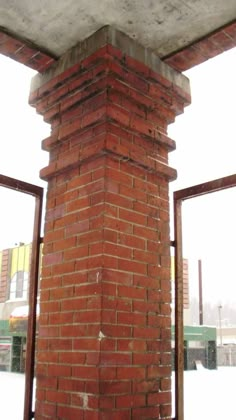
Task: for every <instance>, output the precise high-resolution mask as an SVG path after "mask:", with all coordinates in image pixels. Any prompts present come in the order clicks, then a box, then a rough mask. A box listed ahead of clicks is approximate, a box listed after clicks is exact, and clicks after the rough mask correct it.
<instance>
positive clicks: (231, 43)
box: [164, 21, 236, 71]
mask: <svg viewBox="0 0 236 420" xmlns="http://www.w3.org/2000/svg"><path fill="white" fill-rule="evenodd" d="M235 47H236V22H235V21H234V22H232V23H230V24H229V25H227V26H225V27H223V28H222V29H220V30H218V31H217V32H215V33H213V34H209V35H208V36H207V37H205V38H203V39H200V40H198V41H196V42H194V43H193V44H192V45H189V46H188V47H187V48H184V49H182V50H181V51H179V52H177V53H174V54H172V55H171V56H169V57H166V58H164V61H165V62H166V63H168V64H169V65H170V66H171V67H173V68H174V69H176V70H178V71H185V70H188V69H190V68H192V67H194V66H196V65H198V64H201V63H203V62H204V61H206V60H208V59H210V58H213V57H215V56H217V55H218V54H222V53H223V52H225V51H227V50H230V49H231V48H235Z"/></svg>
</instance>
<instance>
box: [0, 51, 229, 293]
mask: <svg viewBox="0 0 236 420" xmlns="http://www.w3.org/2000/svg"><path fill="white" fill-rule="evenodd" d="M0 69H1V79H0V92H1V101H0V113H1V125H0V156H1V159H0V173H2V174H4V175H8V176H11V177H14V178H20V179H22V180H24V181H27V182H30V183H33V184H37V185H41V186H45V183H44V182H43V181H41V180H40V179H39V170H40V169H41V168H42V167H44V166H46V165H47V161H48V154H47V153H46V152H43V151H41V140H42V139H43V138H45V137H47V136H48V135H49V126H48V125H47V124H45V123H43V120H42V117H41V116H38V115H37V114H36V112H35V110H34V109H33V108H32V107H30V106H28V93H29V85H30V80H31V77H32V76H33V75H34V74H35V72H33V71H32V70H30V69H28V68H27V67H25V66H22V65H20V64H18V63H15V62H14V61H12V60H9V59H7V58H6V57H4V56H0ZM235 74H236V49H234V50H231V51H228V52H226V53H224V54H222V55H220V56H218V57H216V58H214V59H212V60H209V61H207V62H206V63H204V64H202V65H200V66H197V67H195V68H193V69H191V70H189V71H188V72H186V75H187V76H188V77H189V78H190V81H191V89H192V105H190V106H189V107H187V108H186V109H185V112H184V114H183V115H181V116H178V117H177V118H176V121H175V123H174V124H172V125H171V126H170V127H169V135H170V137H172V138H173V139H175V140H176V143H177V151H175V152H172V153H171V154H170V165H171V166H173V167H175V168H177V169H178V180H177V181H175V182H174V183H171V186H170V187H171V193H172V191H173V190H177V189H181V188H185V187H187V186H190V185H194V184H198V183H201V182H205V181H208V180H211V179H215V178H219V177H222V176H226V175H229V174H232V173H235V172H236V130H235V124H236V107H235V102H236V99H235V98H236V82H235ZM0 194H1V195H0V200H1V218H0V248H3V247H8V246H12V245H14V243H16V242H19V241H25V242H28V241H30V240H31V239H30V238H29V237H28V235H26V233H25V232H26V227H25V220H27V223H28V222H29V221H30V219H32V217H31V214H32V205H31V204H29V205H28V206H27V208H28V212H27V215H26V206H25V201H24V202H23V199H22V198H21V199H20V198H16V196H15V195H14V199H12V198H9V202H10V203H11V205H10V206H9V205H8V204H7V199H6V195H4V196H3V193H2V189H0ZM8 194H10V195H11V197H12V196H13V194H15V193H13V192H9V193H8ZM235 194H236V193H235V191H234V190H231V191H230V194H229V191H228V192H225V194H224V196H222V195H221V196H220V195H218V196H217V197H213V195H211V196H208V197H205V198H204V199H195V200H194V203H193V200H191V203H190V202H188V203H186V210H185V209H184V218H185V225H186V229H185V232H186V233H185V240H184V244H185V247H184V252H185V255H186V256H189V258H190V257H192V256H193V255H194V257H196V258H202V259H203V268H204V270H205V273H203V274H204V275H205V276H206V277H207V281H205V286H204V287H205V293H206V295H207V296H209V298H211V297H212V290H213V288H212V285H213V284H214V290H215V296H219V295H220V294H221V296H223V295H225V294H226V293H225V290H226V288H225V281H226V278H227V279H228V278H230V279H231V283H230V284H231V286H230V287H231V289H230V290H232V291H233V293H232V295H233V296H234V295H235V296H236V286H235V284H236V273H235V268H234V265H235V266H236V264H235V263H234V261H235V237H236V226H235V217H234V215H235V214H236V198H235V197H236V196H235ZM3 197H4V199H3ZM29 199H30V201H32V199H31V197H30V198H29ZM24 200H25V199H24ZM202 203H203V204H202ZM204 203H205V204H204ZM17 212H18V217H14V215H16V214H17ZM7 216H8V220H9V222H8V223H6V218H7ZM9 216H12V217H11V220H10V218H9ZM23 222H24V223H23ZM222 222H224V224H223V223H222ZM30 223H31V221H30ZM203 233H204V236H203ZM226 234H227V235H226ZM193 238H194V240H193ZM206 254H207V256H206ZM210 261H211V263H210ZM220 261H221V263H220ZM222 261H223V262H222ZM209 264H210V266H211V268H209V267H208V265H209ZM212 267H214V269H213V268H212ZM222 278H223V282H224V284H223V285H222ZM227 281H229V280H227ZM194 284H195V286H196V279H195V280H194ZM195 286H193V287H192V292H193V293H196V290H194V287H195ZM227 294H228V292H227ZM215 298H216V299H218V298H217V297H215ZM235 299H236V298H235Z"/></svg>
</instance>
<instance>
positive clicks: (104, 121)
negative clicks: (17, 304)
mask: <svg viewBox="0 0 236 420" xmlns="http://www.w3.org/2000/svg"><path fill="white" fill-rule="evenodd" d="M30 102H31V104H32V105H34V106H36V109H37V111H38V112H39V113H42V114H43V116H44V119H45V120H46V121H47V122H49V123H50V124H51V126H52V133H51V136H50V137H49V138H47V139H45V140H44V141H43V148H44V149H45V150H48V151H49V152H50V162H49V165H48V167H47V168H45V169H43V170H42V171H41V176H42V177H43V178H44V179H46V180H48V195H47V211H46V224H45V236H44V257H43V270H42V280H41V294H40V302H41V315H40V321H39V338H38V352H37V369H36V371H37V393H36V399H37V401H36V415H35V418H36V420H39V419H49V418H50V419H52V418H53V419H66V420H75V419H81V420H95V419H99V420H100V419H103V420H108V419H109V420H116V419H119V420H120V419H122V420H126V419H127V420H129V419H136V420H140V419H170V418H171V318H170V303H171V284H170V256H169V201H168V183H169V181H170V180H171V179H173V178H175V176H176V172H175V170H173V169H172V168H170V167H169V166H168V152H169V151H170V150H172V149H173V148H174V147H175V143H174V141H173V140H171V139H170V138H169V137H168V136H167V131H166V130H167V125H168V124H169V123H170V122H173V121H174V118H175V116H176V114H178V113H180V112H182V111H183V107H184V105H186V104H187V103H188V102H189V91H188V80H187V79H186V78H184V77H183V76H182V75H180V74H178V73H177V72H175V71H173V70H172V69H171V68H169V67H168V66H167V65H165V64H163V63H162V62H161V61H160V60H159V59H158V58H157V57H156V56H154V55H153V54H152V53H150V51H147V50H145V49H143V48H142V47H140V46H137V45H136V44H135V43H134V42H133V41H132V40H130V39H129V38H127V37H126V36H124V35H123V34H121V33H119V32H117V31H115V30H113V29H112V28H109V27H107V28H103V29H102V30H100V31H99V32H98V33H96V34H95V35H93V36H92V37H91V38H89V39H88V40H86V41H84V42H82V43H81V44H79V45H78V46H77V47H75V48H74V49H73V50H72V51H69V52H68V53H67V54H66V55H65V56H64V57H62V59H61V60H59V62H58V64H57V65H56V66H55V68H53V69H52V70H50V71H49V72H48V73H46V74H45V75H43V76H37V78H36V80H34V82H33V83H32V92H31V95H30Z"/></svg>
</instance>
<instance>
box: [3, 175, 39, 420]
mask: <svg viewBox="0 0 236 420" xmlns="http://www.w3.org/2000/svg"><path fill="white" fill-rule="evenodd" d="M0 186H2V187H5V188H8V189H12V190H14V191H18V192H21V193H24V194H28V195H32V196H33V197H34V198H35V211H34V226H33V238H32V249H31V264H30V275H29V314H28V327H27V340H26V343H27V344H26V366H25V397H24V420H30V419H32V418H33V417H34V412H33V410H32V400H33V381H34V364H35V340H36V317H37V308H36V306H37V294H38V277H39V258H40V244H41V242H42V240H41V237H40V229H41V220H42V206H43V188H41V187H39V186H37V185H33V184H28V183H27V182H24V181H20V180H19V179H15V178H10V177H8V176H5V175H1V174H0Z"/></svg>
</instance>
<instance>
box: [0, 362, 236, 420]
mask: <svg viewBox="0 0 236 420" xmlns="http://www.w3.org/2000/svg"><path fill="white" fill-rule="evenodd" d="M235 380H236V367H225V368H218V369H217V370H207V369H201V370H198V371H189V372H185V420H211V419H212V420H213V419H214V420H236V397H235V388H234V387H235ZM23 403H24V375H22V374H17V373H9V372H0V419H1V420H22V418H23ZM52 420H53V419H52Z"/></svg>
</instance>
